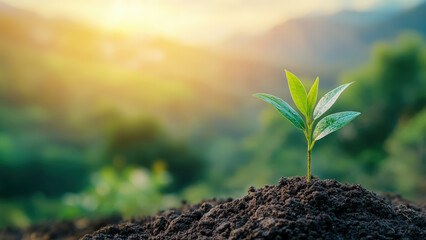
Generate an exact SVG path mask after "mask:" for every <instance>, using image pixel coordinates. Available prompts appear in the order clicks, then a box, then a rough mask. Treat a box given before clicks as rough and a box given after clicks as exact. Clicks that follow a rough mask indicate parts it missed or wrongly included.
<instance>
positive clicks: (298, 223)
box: [0, 177, 426, 240]
mask: <svg viewBox="0 0 426 240" xmlns="http://www.w3.org/2000/svg"><path fill="white" fill-rule="evenodd" d="M425 206H426V204H425V203H415V202H411V201H408V200H405V199H403V198H402V197H400V196H399V195H396V194H384V195H383V196H378V195H376V194H375V193H372V192H369V191H367V190H365V189H363V188H362V187H360V186H359V185H348V184H341V183H339V182H337V181H335V180H319V179H317V178H314V179H313V181H312V182H311V183H307V182H306V179H305V178H303V177H294V178H281V179H280V181H279V183H278V185H276V186H265V187H264V188H261V189H258V190H256V189H255V188H254V187H250V188H249V191H248V195H247V196H244V197H243V198H241V199H236V200H232V199H225V200H222V199H212V200H208V201H204V202H202V203H199V204H195V205H188V204H185V203H184V204H183V205H182V206H181V207H180V208H176V209H170V210H167V211H160V212H158V213H157V215H156V216H149V217H142V218H140V219H133V220H128V221H121V218H120V217H111V218H103V219H97V220H88V219H80V220H74V221H64V222H59V223H50V224H46V223H45V224H37V225H33V226H31V227H30V228H27V229H18V228H5V229H3V230H2V231H0V239H2V240H3V239H6V240H9V239H11V240H12V239H13V240H14V239H44V240H47V239H80V238H81V237H83V236H84V235H85V234H86V235H85V236H84V237H83V239H87V240H89V239H90V240H92V239H426V230H425V229H426V209H425ZM120 222H121V223H120ZM102 227H103V228H102ZM98 229H100V230H98ZM96 230H98V231H96ZM95 231H96V232H95Z"/></svg>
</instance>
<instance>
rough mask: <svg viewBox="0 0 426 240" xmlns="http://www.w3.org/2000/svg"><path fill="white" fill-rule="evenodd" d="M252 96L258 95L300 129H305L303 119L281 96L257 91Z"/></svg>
mask: <svg viewBox="0 0 426 240" xmlns="http://www.w3.org/2000/svg"><path fill="white" fill-rule="evenodd" d="M253 96H255V97H258V98H260V99H262V100H265V101H266V102H268V103H270V104H272V105H273V106H274V107H275V108H276V109H278V111H280V113H281V114H282V115H283V116H284V117H286V118H287V119H288V120H289V121H290V122H291V123H293V124H294V126H296V127H297V128H300V129H302V130H305V129H306V126H305V123H304V122H303V119H302V118H301V117H300V116H299V114H297V112H296V111H295V110H294V109H293V108H291V107H290V105H288V103H286V102H284V101H283V100H282V99H281V98H278V97H275V96H272V95H270V94H266V93H257V94H254V95H253Z"/></svg>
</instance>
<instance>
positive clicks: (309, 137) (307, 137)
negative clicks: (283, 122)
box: [305, 116, 315, 182]
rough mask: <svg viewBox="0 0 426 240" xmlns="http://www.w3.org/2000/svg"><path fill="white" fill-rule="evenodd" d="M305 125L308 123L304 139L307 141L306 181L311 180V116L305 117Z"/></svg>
mask: <svg viewBox="0 0 426 240" xmlns="http://www.w3.org/2000/svg"><path fill="white" fill-rule="evenodd" d="M306 123H307V124H306V125H308V129H307V132H305V136H306V140H307V142H308V175H307V181H308V182H310V181H311V151H312V147H313V144H314V143H315V142H312V125H313V122H312V123H311V117H310V116H309V117H307V118H306Z"/></svg>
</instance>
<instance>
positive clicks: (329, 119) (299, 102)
mask: <svg viewBox="0 0 426 240" xmlns="http://www.w3.org/2000/svg"><path fill="white" fill-rule="evenodd" d="M285 72H286V75H287V80H288V87H289V89H290V93H291V97H292V98H293V101H294V103H295V104H296V106H297V108H298V109H299V110H300V112H301V113H302V114H303V116H305V121H304V120H303V119H302V117H301V116H300V115H299V114H298V113H297V112H296V111H295V110H294V109H293V108H291V107H290V105H289V104H288V103H286V102H285V101H283V100H282V99H280V98H278V97H275V96H272V95H270V94H266V93H257V94H254V95H253V96H255V97H258V98H260V99H262V100H265V101H266V102H268V103H270V104H272V106H274V107H275V108H276V109H278V111H279V112H280V113H281V114H282V115H283V116H284V117H285V118H287V119H288V120H289V121H290V122H291V123H293V125H294V126H296V127H297V128H299V129H300V130H302V131H303V132H304V133H305V136H306V140H307V143H308V149H307V151H308V176H307V178H308V182H310V181H311V151H312V148H313V147H314V145H315V142H316V141H318V140H320V139H321V138H323V137H325V136H327V135H328V134H330V133H332V132H335V131H337V130H339V129H340V128H341V127H343V126H345V125H346V124H347V123H349V122H350V121H351V120H352V119H354V118H355V117H356V116H358V115H360V114H361V113H359V112H339V113H334V114H331V115H328V116H326V117H324V118H323V119H321V120H320V121H319V122H318V124H317V125H316V126H315V130H314V128H313V126H314V123H315V121H316V120H317V119H318V118H319V117H321V116H322V115H323V114H324V113H325V112H326V111H327V110H328V109H329V108H330V107H331V106H332V105H333V104H334V102H336V100H337V98H338V97H339V96H340V94H341V93H342V92H343V91H344V90H345V89H346V88H347V87H348V86H349V85H351V84H352V83H353V82H351V83H347V84H344V85H342V86H340V87H337V88H335V89H333V90H331V91H330V92H328V93H326V94H325V95H324V96H323V97H322V98H321V99H320V100H319V102H318V104H317V105H316V107H315V103H316V101H317V95H318V81H319V78H318V77H317V79H316V80H315V82H314V85H312V87H311V90H310V91H309V94H306V90H305V88H304V87H303V84H302V82H301V81H300V80H299V79H298V78H297V77H296V76H295V75H294V74H292V73H291V72H289V71H287V70H286V71H285ZM314 108H315V109H314Z"/></svg>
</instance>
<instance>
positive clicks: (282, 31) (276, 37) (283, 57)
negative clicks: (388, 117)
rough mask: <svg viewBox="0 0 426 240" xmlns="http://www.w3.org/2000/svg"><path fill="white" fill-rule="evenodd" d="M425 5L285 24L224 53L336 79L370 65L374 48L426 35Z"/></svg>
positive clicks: (232, 44) (236, 43)
mask: <svg viewBox="0 0 426 240" xmlns="http://www.w3.org/2000/svg"><path fill="white" fill-rule="evenodd" d="M425 22H426V3H423V4H421V5H418V6H417V7H414V8H412V9H409V10H406V11H403V12H396V11H380V12H378V11H375V12H354V11H343V12H339V13H337V14H334V15H331V16H309V17H304V18H299V19H293V20H289V21H286V22H284V23H282V24H280V25H277V26H276V27H274V28H272V29H271V30H269V31H267V32H266V33H264V34H262V35H259V36H255V37H253V36H252V37H249V38H246V39H243V37H242V36H239V37H237V38H232V39H230V40H229V41H227V42H226V43H225V44H224V47H225V49H227V50H228V51H233V52H236V53H238V54H246V55H248V56H251V57H257V58H260V59H264V60H267V61H270V62H272V63H276V64H280V65H281V66H286V67H287V68H288V66H290V67H291V68H301V69H302V68H303V67H305V68H306V67H307V66H308V67H309V68H310V69H314V70H315V71H316V72H317V74H319V75H325V76H330V77H332V78H334V77H336V75H337V74H338V72H339V71H341V70H342V69H345V68H347V67H348V66H353V65H357V64H360V63H362V62H363V61H364V60H366V59H367V57H368V54H369V50H370V48H371V46H372V44H373V43H374V42H376V41H380V40H388V39H391V38H394V37H395V36H396V35H397V34H399V33H401V32H403V31H407V30H414V31H417V32H419V33H421V34H423V35H425V34H426V25H425V24H424V23H425Z"/></svg>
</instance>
